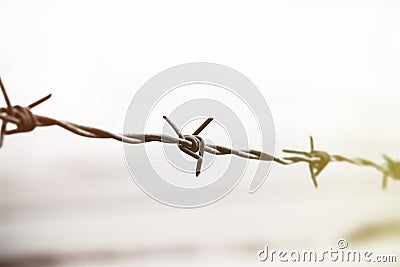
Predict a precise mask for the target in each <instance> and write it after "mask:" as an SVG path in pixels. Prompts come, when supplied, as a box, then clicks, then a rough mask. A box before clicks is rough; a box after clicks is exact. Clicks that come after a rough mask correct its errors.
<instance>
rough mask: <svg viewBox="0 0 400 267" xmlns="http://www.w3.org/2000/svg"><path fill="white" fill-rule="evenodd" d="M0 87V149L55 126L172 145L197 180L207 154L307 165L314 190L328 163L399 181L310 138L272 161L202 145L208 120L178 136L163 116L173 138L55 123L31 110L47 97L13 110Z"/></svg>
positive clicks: (394, 173) (398, 168)
mask: <svg viewBox="0 0 400 267" xmlns="http://www.w3.org/2000/svg"><path fill="white" fill-rule="evenodd" d="M0 87H1V91H2V93H3V97H4V100H5V102H6V107H2V108H0V119H1V121H2V125H1V131H0V148H1V147H2V145H3V143H4V137H5V136H6V135H13V134H17V133H25V132H30V131H33V130H34V129H35V128H36V127H47V126H59V127H61V128H64V129H65V130H67V131H70V132H72V133H74V134H76V135H80V136H83V137H88V138H102V139H114V140H117V141H119V142H124V143H129V144H143V143H147V142H162V143H168V144H176V145H177V146H178V148H179V149H180V150H181V151H182V152H184V153H186V154H188V155H189V156H191V157H193V158H194V159H195V160H196V161H197V164H196V176H199V174H200V171H201V166H202V162H203V157H204V154H205V153H210V154H215V155H235V156H238V157H242V158H246V159H251V160H260V161H273V162H276V163H279V164H281V165H292V164H296V163H301V162H304V163H307V164H308V167H309V172H310V176H311V179H312V181H313V184H314V186H315V187H318V182H317V177H318V175H319V174H320V173H321V172H322V171H323V170H324V169H325V167H326V166H327V165H328V164H329V163H330V162H347V163H350V164H354V165H358V166H364V167H372V168H374V169H376V170H377V171H378V172H380V173H382V175H383V181H382V187H383V188H386V186H387V181H388V178H389V177H390V178H392V179H395V180H400V162H399V161H395V160H393V159H391V158H390V157H388V156H386V155H383V159H384V160H385V162H384V163H382V164H378V163H375V162H372V161H370V160H366V159H362V158H347V157H344V156H341V155H331V154H329V153H328V152H325V151H320V150H315V149H314V139H313V137H311V136H310V151H298V150H291V149H284V150H283V152H284V153H286V154H292V155H291V156H284V157H276V156H274V155H270V154H268V153H265V152H262V151H258V150H254V149H242V150H239V149H233V148H229V147H225V146H222V145H214V144H208V143H205V141H204V139H203V138H202V137H200V135H199V134H200V133H201V132H202V131H203V130H204V129H205V128H206V127H207V126H208V125H209V124H210V122H211V121H212V120H213V118H208V119H207V120H205V121H204V122H203V123H202V124H201V125H200V126H199V127H198V128H197V129H196V130H195V131H194V132H193V133H192V134H189V135H184V134H182V133H181V131H180V129H179V127H178V126H177V125H175V124H174V123H173V122H172V121H171V120H170V119H169V118H168V117H166V116H163V118H164V120H165V121H166V122H167V123H168V124H169V125H170V126H171V128H172V129H173V130H174V131H175V133H176V135H177V136H170V135H165V134H146V133H139V134H125V135H124V134H118V133H112V132H109V131H105V130H102V129H99V128H94V127H89V126H84V125H79V124H76V123H72V122H68V121H63V120H56V119H53V118H50V117H46V116H40V115H36V114H33V113H32V109H33V108H34V107H36V106H38V105H40V104H42V103H43V102H45V101H46V100H48V99H49V98H50V97H51V94H49V95H47V96H45V97H43V98H41V99H39V100H37V101H35V102H33V103H32V104H30V105H28V106H25V107H22V106H19V105H15V106H13V105H12V104H11V101H10V98H9V97H8V94H7V92H6V89H5V87H4V85H3V82H2V80H1V78H0ZM8 124H12V125H14V128H12V129H8V127H7V125H8Z"/></svg>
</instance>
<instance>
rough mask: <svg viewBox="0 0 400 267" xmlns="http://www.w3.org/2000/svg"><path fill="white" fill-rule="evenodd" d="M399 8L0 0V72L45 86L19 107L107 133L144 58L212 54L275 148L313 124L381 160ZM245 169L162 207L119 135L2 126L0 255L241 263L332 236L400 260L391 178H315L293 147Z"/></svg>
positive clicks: (394, 87)
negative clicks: (285, 157)
mask: <svg viewBox="0 0 400 267" xmlns="http://www.w3.org/2000/svg"><path fill="white" fill-rule="evenodd" d="M399 12H400V3H399V2H397V1H311V0H310V1H252V2H245V1H242V2H238V1H219V2H215V1H201V2H188V1H164V2H163V1H145V2H143V1H142V2H139V1H118V0H117V1H50V0H49V1H41V0H39V1H11V0H10V1H7V0H0V33H1V41H0V75H1V77H2V79H3V82H4V84H5V86H6V88H7V90H8V93H9V95H10V98H11V101H12V103H13V104H15V105H17V104H18V105H28V104H30V103H31V102H33V101H35V100H37V99H39V98H41V97H43V96H45V95H46V94H48V93H53V97H52V98H51V100H49V101H47V102H46V103H44V104H42V105H41V106H39V107H37V108H35V111H34V112H35V113H36V114H41V115H47V116H50V117H53V118H57V119H65V120H68V121H72V122H76V123H80V124H84V125H91V126H96V127H100V128H103V129H108V130H111V131H115V132H122V129H123V123H124V117H125V112H126V110H127V107H128V105H129V103H130V100H131V99H132V97H133V96H134V94H135V92H136V91H137V90H138V88H140V87H141V86H142V84H143V83H145V82H146V81H147V80H148V79H150V78H151V77H152V76H153V75H155V74H157V73H159V72H160V71H162V70H164V69H166V68H169V67H172V66H175V65H179V64H183V63H188V62H197V61H206V62H215V63H220V64H223V65H226V66H229V67H232V68H234V69H236V70H238V71H240V72H241V73H243V74H244V75H246V76H247V77H248V78H250V79H251V80H252V81H253V82H254V83H255V84H256V85H257V86H258V87H259V89H260V90H261V92H262V94H263V95H264V97H265V99H266V100H267V102H268V104H269V106H270V109H271V112H272V114H273V118H274V121H275V131H276V139H277V140H276V142H277V143H276V149H277V154H278V155H279V154H281V152H280V151H281V150H282V149H283V148H292V149H308V146H309V144H308V136H309V135H310V134H312V135H313V136H314V138H315V145H316V148H317V149H321V150H326V151H329V152H332V153H337V154H341V155H345V156H359V157H363V158H366V159H370V160H374V161H377V162H383V160H382V158H381V154H382V153H385V154H387V155H389V156H391V157H393V158H397V159H399V158H400V145H399V144H400V143H399V135H400V127H399V125H398V114H400V105H399V100H400V93H399V87H400V78H399V77H400V76H399V71H400V63H399V62H400V50H399V47H400V31H399V29H400V17H399V16H398V14H399ZM1 105H2V106H4V105H5V103H4V101H2V102H1ZM162 115H164V114H160V117H161V116H162ZM216 160H218V159H216ZM139 164H140V163H139ZM251 164H255V163H254V162H249V165H250V167H251ZM250 181H251V175H248V174H246V175H245V176H244V177H243V180H242V182H241V183H240V185H239V186H238V187H237V188H236V189H234V190H233V191H232V193H231V194H229V195H228V196H227V197H225V198H224V199H222V200H221V201H219V202H217V203H215V204H213V205H210V206H207V207H204V208H199V209H188V210H183V209H176V208H171V207H167V206H165V205H162V204H160V203H158V202H156V201H154V200H153V199H151V198H149V197H148V196H147V195H146V194H144V193H143V192H142V191H140V189H139V188H138V187H137V186H136V184H135V183H134V181H133V180H132V178H131V177H130V175H129V172H128V170H127V168H126V166H125V162H124V156H123V146H122V144H121V143H118V142H115V141H111V140H89V139H85V138H82V137H78V136H75V135H73V134H71V133H69V132H66V131H64V130H62V129H59V128H56V127H49V128H42V129H37V130H35V131H34V132H31V133H27V134H20V135H15V136H7V137H6V139H5V144H4V147H3V148H1V151H0V265H1V266H133V265H135V266H160V265H163V266H187V265H193V266H205V265H210V266H217V265H218V266H232V265H234V266H256V265H262V264H267V263H262V262H259V261H258V259H257V251H258V250H260V249H263V248H264V246H265V245H268V246H269V247H270V248H271V249H276V250H280V249H284V250H292V249H298V250H302V249H315V250H317V251H318V250H325V249H328V248H329V247H336V242H337V240H338V239H339V238H345V239H346V240H347V241H348V242H349V247H350V248H352V249H369V250H371V251H373V252H374V253H376V254H383V255H397V256H398V261H399V257H400V252H399V247H400V214H399V212H398V211H399V204H400V182H398V181H397V182H396V181H393V180H390V181H389V185H388V189H387V190H386V191H383V190H382V189H381V175H380V174H379V173H378V172H376V171H375V170H374V169H370V168H362V167H357V166H352V165H347V164H343V163H332V164H331V165H329V166H328V167H327V169H326V170H324V172H323V173H322V174H321V175H320V177H319V184H320V187H319V188H318V189H315V188H313V186H312V182H311V179H310V178H309V174H308V168H307V166H306V165H301V164H299V165H295V166H291V167H284V166H280V165H274V166H273V167H272V170H271V172H270V174H269V176H268V179H267V181H266V182H265V184H264V185H263V186H262V187H261V189H260V190H259V191H258V192H257V193H255V194H253V195H249V194H248V193H247V190H248V186H249V184H250ZM399 264H400V263H399V262H398V263H392V264H388V265H390V266H400V265H399ZM282 265H284V264H282ZM319 265H321V266H322V264H319ZM369 265H370V266H373V265H374V264H369ZM298 266H302V265H301V264H298ZM304 266H306V264H304Z"/></svg>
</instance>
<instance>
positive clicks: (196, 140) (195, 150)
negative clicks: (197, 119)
mask: <svg viewBox="0 0 400 267" xmlns="http://www.w3.org/2000/svg"><path fill="white" fill-rule="evenodd" d="M163 118H164V120H165V121H166V122H167V123H168V124H169V125H170V126H171V128H172V129H173V130H174V131H175V133H176V134H177V135H178V137H179V138H180V142H179V143H178V147H179V149H180V150H181V151H182V152H184V153H186V154H188V155H189V156H191V157H193V158H194V159H196V160H197V165H196V177H197V176H199V175H200V171H201V165H202V163H203V156H204V147H205V142H204V140H203V138H201V137H200V136H199V134H200V132H201V131H203V130H204V128H206V127H207V125H208V124H209V123H210V122H211V121H212V120H213V118H208V119H207V120H206V121H205V122H203V124H202V125H200V126H199V128H197V130H196V131H194V132H193V134H190V135H183V134H182V133H181V130H180V129H179V128H178V126H176V125H175V123H173V122H172V121H171V120H170V119H169V118H168V117H167V116H163ZM183 141H189V142H183Z"/></svg>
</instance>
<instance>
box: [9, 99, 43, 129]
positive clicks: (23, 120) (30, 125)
mask: <svg viewBox="0 0 400 267" xmlns="http://www.w3.org/2000/svg"><path fill="white" fill-rule="evenodd" d="M6 113H7V114H8V115H9V116H10V117H14V118H15V119H16V121H15V122H14V124H15V125H16V128H15V129H12V130H9V131H6V134H14V133H26V132H30V131H33V130H34V129H35V128H36V120H35V116H34V115H33V113H32V111H31V109H30V108H29V107H21V106H13V107H12V108H11V109H10V111H9V112H6Z"/></svg>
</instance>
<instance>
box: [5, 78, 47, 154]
mask: <svg viewBox="0 0 400 267" xmlns="http://www.w3.org/2000/svg"><path fill="white" fill-rule="evenodd" d="M0 88H1V92H2V93H3V97H4V100H5V102H6V104H7V107H5V108H0V120H1V121H2V124H1V130H0V147H1V146H2V145H3V140H4V136H5V135H9V134H15V133H26V132H30V131H33V130H34V129H35V128H36V126H37V121H36V117H35V115H33V113H32V111H31V109H32V108H34V107H36V106H37V105H40V104H41V103H43V102H44V101H46V100H47V99H49V98H50V97H51V94H50V95H48V96H45V97H43V98H41V99H39V100H38V101H35V102H33V103H32V104H30V105H29V106H27V107H21V106H18V105H16V106H12V105H11V101H10V99H9V97H8V94H7V92H6V89H5V88H4V85H3V82H2V81H1V78H0ZM7 123H12V124H14V125H15V126H16V128H14V129H12V130H7Z"/></svg>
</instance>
